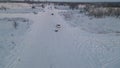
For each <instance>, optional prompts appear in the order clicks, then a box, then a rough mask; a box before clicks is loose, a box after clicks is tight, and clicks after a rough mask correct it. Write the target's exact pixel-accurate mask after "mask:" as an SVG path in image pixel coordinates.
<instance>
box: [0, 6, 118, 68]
mask: <svg viewBox="0 0 120 68" xmlns="http://www.w3.org/2000/svg"><path fill="white" fill-rule="evenodd" d="M60 8H61V7H60ZM32 10H34V9H32ZM35 10H36V9H35ZM11 11H12V10H11ZM21 11H23V10H22V9H21ZM42 11H44V12H41V10H39V11H37V12H38V14H33V13H32V12H33V11H31V12H29V13H23V12H20V11H19V12H17V11H16V13H12V14H11V12H10V13H7V14H6V13H4V12H1V16H2V17H0V26H1V27H0V30H1V32H0V36H1V38H2V39H0V40H3V41H4V42H3V45H2V44H1V43H0V44H1V45H0V46H2V47H4V46H5V45H6V44H7V45H8V44H10V43H9V42H11V41H12V40H13V41H14V42H11V44H12V46H13V47H15V48H14V49H11V48H9V47H10V46H7V45H6V46H5V48H6V49H4V48H1V47H0V48H1V49H0V68H119V64H120V54H119V53H120V34H119V26H120V24H119V18H114V17H106V18H92V19H91V17H88V16H86V15H84V14H80V13H79V12H78V11H77V10H64V11H63V10H61V9H54V5H50V6H49V5H48V6H46V8H45V9H43V10H42ZM24 12H26V11H25V10H24ZM8 20H9V21H8ZM23 20H26V21H25V22H24V21H23ZM14 21H16V22H17V23H19V25H18V27H17V28H16V29H15V27H13V25H14V26H15V22H14ZM13 23H14V24H13ZM57 24H60V28H57V27H56V25H57ZM2 26H3V27H2ZM55 30H58V32H55ZM109 30H111V31H109ZM5 31H6V33H4V32H5ZM116 31H117V32H116ZM6 40H7V41H6ZM14 43H15V44H16V45H15V44H14ZM13 44H14V45H15V46H14V45H13ZM7 47H8V48H7ZM10 52H11V53H10ZM11 55H12V56H11ZM9 56H10V57H9ZM5 57H8V58H5ZM1 61H2V62H1Z"/></svg>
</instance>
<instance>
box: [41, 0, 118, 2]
mask: <svg viewBox="0 0 120 68" xmlns="http://www.w3.org/2000/svg"><path fill="white" fill-rule="evenodd" d="M40 1H45V0H40ZM47 1H71V2H120V0H47Z"/></svg>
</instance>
